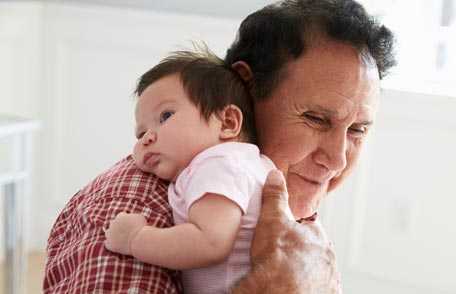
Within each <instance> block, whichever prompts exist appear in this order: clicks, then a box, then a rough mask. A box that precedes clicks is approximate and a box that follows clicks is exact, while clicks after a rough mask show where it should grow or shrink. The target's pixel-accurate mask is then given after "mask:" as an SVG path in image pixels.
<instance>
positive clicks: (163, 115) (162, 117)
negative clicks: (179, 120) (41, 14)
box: [160, 111, 174, 123]
mask: <svg viewBox="0 0 456 294" xmlns="http://www.w3.org/2000/svg"><path fill="white" fill-rule="evenodd" d="M173 114H174V111H163V112H162V113H160V123H164V122H165V121H166V120H168V118H170V117H171V116H172V115H173Z"/></svg>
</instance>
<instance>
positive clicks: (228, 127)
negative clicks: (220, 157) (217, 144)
mask: <svg viewBox="0 0 456 294" xmlns="http://www.w3.org/2000/svg"><path fill="white" fill-rule="evenodd" d="M219 117H220V121H221V122H222V127H221V130H220V140H230V139H235V138H237V137H239V134H240V133H241V129H242V120H243V116H242V111H241V109H239V107H237V106H236V105H233V104H230V105H228V106H226V107H225V108H224V109H223V110H222V111H221V112H220V114H219Z"/></svg>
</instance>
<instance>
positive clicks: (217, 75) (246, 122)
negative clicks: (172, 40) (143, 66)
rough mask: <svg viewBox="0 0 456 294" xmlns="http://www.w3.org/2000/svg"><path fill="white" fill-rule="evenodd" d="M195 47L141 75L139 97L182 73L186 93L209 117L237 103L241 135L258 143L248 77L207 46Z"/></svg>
mask: <svg viewBox="0 0 456 294" xmlns="http://www.w3.org/2000/svg"><path fill="white" fill-rule="evenodd" d="M195 48H196V49H195V50H194V51H190V50H188V51H187V50H182V51H175V52H172V53H171V54H170V55H168V56H167V57H165V58H164V59H162V60H161V61H160V62H159V63H158V64H157V65H156V66H154V67H153V68H151V69H150V70H148V71H147V72H146V73H144V74H143V75H142V76H141V77H140V78H139V80H138V84H137V86H136V89H135V94H136V95H137V96H138V97H139V96H140V95H141V94H142V93H143V92H144V90H146V88H147V87H149V86H150V85H151V84H153V83H154V82H156V81H158V80H159V79H161V78H164V77H166V76H170V75H173V74H179V76H180V80H181V82H182V86H183V88H184V91H185V93H186V94H187V95H188V97H189V98H190V101H191V102H192V103H193V104H194V105H196V106H197V107H198V108H199V110H200V111H201V115H202V116H203V117H204V118H205V119H206V120H208V119H209V118H210V116H211V115H212V114H216V115H217V114H218V113H219V112H220V111H222V110H223V109H224V108H225V107H226V106H228V105H230V104H233V105H236V106H237V107H239V108H240V109H241V111H242V114H243V123H242V128H241V137H242V138H243V139H245V140H246V141H248V142H251V143H255V141H256V133H255V122H254V116H253V101H252V98H251V96H250V93H249V91H248V89H247V86H246V85H245V83H244V81H243V80H242V79H241V77H240V76H239V75H238V73H237V72H236V71H235V70H233V69H232V68H231V66H227V65H225V64H224V62H223V60H222V59H220V58H219V57H218V56H216V55H215V54H214V53H212V52H211V51H210V50H209V49H208V48H207V47H206V46H198V47H196V46H195Z"/></svg>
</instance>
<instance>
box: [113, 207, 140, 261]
mask: <svg viewBox="0 0 456 294" xmlns="http://www.w3.org/2000/svg"><path fill="white" fill-rule="evenodd" d="M146 225H147V221H146V218H145V217H144V216H143V215H141V214H128V213H125V212H121V213H119V214H118V215H117V216H116V217H115V219H114V220H112V221H111V223H110V224H109V229H108V230H106V232H105V234H106V241H105V247H106V248H107V249H108V250H111V251H114V252H117V253H121V254H125V255H131V248H130V247H131V246H130V243H131V241H132V240H133V238H134V237H135V236H136V234H137V233H138V232H139V231H140V230H141V229H142V228H143V227H144V226H146Z"/></svg>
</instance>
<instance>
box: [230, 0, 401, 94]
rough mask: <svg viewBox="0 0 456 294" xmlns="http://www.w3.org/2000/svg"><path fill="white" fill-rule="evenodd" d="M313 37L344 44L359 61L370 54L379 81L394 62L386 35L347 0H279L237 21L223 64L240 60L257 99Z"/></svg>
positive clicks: (390, 34) (275, 81) (389, 36)
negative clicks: (358, 55) (359, 56)
mask: <svg viewBox="0 0 456 294" xmlns="http://www.w3.org/2000/svg"><path fill="white" fill-rule="evenodd" d="M313 36H322V37H329V38H331V39H333V40H337V41H341V42H345V43H347V44H350V45H352V46H353V47H354V48H356V49H357V50H358V51H359V52H360V53H361V54H362V56H363V57H365V60H369V59H370V56H371V57H372V58H373V59H374V61H375V63H376V65H377V68H378V72H379V76H380V79H381V78H383V77H384V76H385V75H386V74H387V72H388V69H390V68H391V67H392V66H393V65H395V63H396V62H395V60H394V55H393V43H394V38H393V35H392V33H391V31H390V30H389V29H388V28H386V27H385V26H383V25H380V24H379V23H377V21H376V20H375V19H374V18H373V17H372V16H370V15H369V14H367V12H366V10H365V9H364V8H363V6H361V5H360V4H359V3H357V2H356V1H353V0H284V1H280V2H277V3H275V4H271V5H268V6H266V7H264V8H263V9H260V10H258V11H256V12H254V13H252V14H250V15H249V16H248V17H247V18H246V19H245V20H244V21H243V22H242V23H241V26H240V28H239V31H238V35H237V38H236V40H235V41H234V43H233V44H232V45H231V47H230V49H228V51H227V54H226V57H225V63H226V64H227V65H232V64H233V63H235V62H236V61H244V62H246V63H247V64H248V65H249V66H250V68H251V70H252V73H253V80H252V85H251V86H252V89H251V91H252V95H253V96H254V99H257V100H261V99H264V98H266V97H267V96H268V95H269V94H270V92H271V91H272V90H274V89H275V87H276V86H277V84H278V83H279V82H280V78H281V70H282V69H283V68H284V66H285V65H286V64H287V63H288V62H289V61H291V60H294V59H297V58H298V57H300V56H301V55H302V54H303V53H305V51H306V49H307V48H309V46H311V45H312V44H310V43H311V42H312V37H313ZM369 55H370V56H369Z"/></svg>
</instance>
